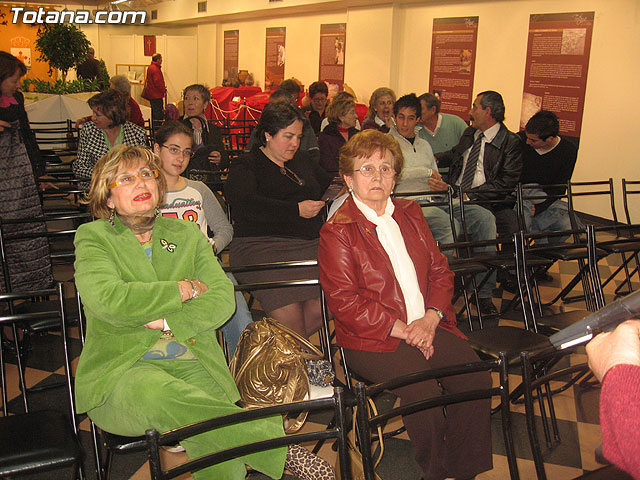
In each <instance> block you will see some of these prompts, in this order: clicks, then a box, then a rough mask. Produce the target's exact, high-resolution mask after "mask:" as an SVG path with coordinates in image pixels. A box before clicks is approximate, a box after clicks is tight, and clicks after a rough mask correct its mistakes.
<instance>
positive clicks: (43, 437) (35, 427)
mask: <svg viewBox="0 0 640 480" xmlns="http://www.w3.org/2000/svg"><path fill="white" fill-rule="evenodd" d="M34 296H45V297H52V298H53V297H55V299H56V303H55V308H54V309H52V310H51V311H46V312H38V313H22V314H20V313H15V311H14V308H13V305H14V303H16V302H19V301H22V300H28V299H30V298H31V297H34ZM63 298H64V293H63V289H62V284H61V283H58V284H57V285H56V287H55V288H51V289H45V290H33V291H26V292H21V293H4V294H0V303H2V304H3V305H4V308H3V309H2V311H3V312H4V313H3V314H2V315H0V328H4V327H5V326H11V327H12V328H13V333H14V343H15V344H16V348H17V340H16V337H15V335H16V333H17V330H16V328H15V325H16V323H18V322H19V323H20V324H28V323H29V322H31V321H35V320H38V319H40V318H56V319H57V321H58V325H59V328H60V332H61V334H60V335H59V336H52V338H54V339H59V340H56V343H57V342H58V341H59V342H60V349H61V351H62V358H63V364H64V365H63V367H64V368H63V369H64V375H65V382H64V385H65V387H66V404H65V405H64V407H63V410H62V411H58V410H41V411H32V410H31V409H30V407H29V403H30V401H29V398H28V393H29V391H28V389H27V388H26V384H25V381H24V376H23V375H22V373H21V368H20V365H18V367H19V368H18V372H19V375H18V377H19V382H20V390H21V393H22V403H23V406H24V413H22V414H16V415H11V416H9V413H8V403H7V401H8V395H7V374H6V363H5V353H4V352H3V347H2V343H0V364H1V365H0V369H1V370H2V376H1V381H2V385H1V386H2V401H3V415H4V416H3V417H1V418H0V476H1V477H3V478H5V477H7V476H11V477H13V476H16V475H20V474H31V473H33V474H35V473H39V474H41V472H50V471H52V470H56V469H59V468H63V467H73V477H72V478H78V476H79V477H80V478H82V477H83V472H82V465H81V462H82V449H81V447H80V444H79V442H78V437H77V434H78V430H77V425H76V416H75V408H74V400H73V390H72V386H71V364H70V361H69V347H68V343H67V326H66V318H65V311H64V303H63V302H62V299H63ZM18 363H20V357H19V356H18Z"/></svg>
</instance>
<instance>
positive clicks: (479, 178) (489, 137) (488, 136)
mask: <svg viewBox="0 0 640 480" xmlns="http://www.w3.org/2000/svg"><path fill="white" fill-rule="evenodd" d="M500 125H501V123H500V122H498V123H496V124H495V125H493V126H492V127H490V128H487V129H486V130H485V131H484V132H481V131H480V130H476V132H475V133H474V134H473V140H474V142H475V140H476V139H477V138H478V136H479V135H480V134H481V133H483V134H484V137H482V144H481V145H480V153H479V155H478V164H477V167H476V174H475V175H474V176H473V182H471V188H475V187H479V186H480V185H484V184H485V183H487V179H486V177H485V176H484V146H485V144H486V143H491V142H492V141H493V139H494V138H496V135H497V134H498V132H499V131H500ZM472 148H473V145H471V147H469V148H468V149H467V150H466V151H465V152H464V155H463V156H462V158H463V163H462V171H461V172H460V176H459V177H458V180H457V181H456V185H460V181H461V180H462V177H463V176H464V169H465V168H466V167H467V159H468V158H469V153H471V149H472Z"/></svg>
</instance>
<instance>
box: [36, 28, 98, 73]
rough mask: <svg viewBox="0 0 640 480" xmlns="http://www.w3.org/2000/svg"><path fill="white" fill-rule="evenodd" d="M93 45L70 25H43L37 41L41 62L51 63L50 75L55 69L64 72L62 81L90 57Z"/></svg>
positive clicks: (78, 30) (77, 29)
mask: <svg viewBox="0 0 640 480" xmlns="http://www.w3.org/2000/svg"><path fill="white" fill-rule="evenodd" d="M90 44H91V43H90V42H89V40H88V39H87V37H86V36H85V34H84V33H83V32H82V31H81V30H80V29H79V28H78V27H76V26H75V25H72V24H69V23H60V24H50V25H47V24H45V25H42V26H41V28H40V29H39V31H38V34H37V39H36V50H38V51H39V52H40V57H39V58H38V59H39V60H42V61H45V62H48V63H49V74H51V73H52V69H53V68H57V69H58V70H60V71H61V72H62V81H63V82H64V81H65V80H66V78H67V72H68V71H69V69H70V68H73V67H75V66H76V65H78V64H79V63H82V62H83V61H84V60H86V59H87V57H88V56H89V45H90Z"/></svg>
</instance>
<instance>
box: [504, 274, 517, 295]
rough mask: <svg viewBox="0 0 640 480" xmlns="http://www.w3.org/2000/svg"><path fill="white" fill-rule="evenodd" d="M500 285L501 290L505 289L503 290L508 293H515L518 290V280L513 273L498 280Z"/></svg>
mask: <svg viewBox="0 0 640 480" xmlns="http://www.w3.org/2000/svg"><path fill="white" fill-rule="evenodd" d="M500 286H501V287H502V289H503V290H505V291H507V292H509V293H513V294H516V293H518V291H519V289H518V280H517V279H516V277H515V276H513V275H508V276H506V277H504V278H503V279H502V280H501V281H500Z"/></svg>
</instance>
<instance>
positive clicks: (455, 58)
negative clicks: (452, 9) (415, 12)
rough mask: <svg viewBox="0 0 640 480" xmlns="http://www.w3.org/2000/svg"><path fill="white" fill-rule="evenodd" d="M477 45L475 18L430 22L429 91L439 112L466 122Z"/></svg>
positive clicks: (469, 106) (470, 98) (476, 18)
mask: <svg viewBox="0 0 640 480" xmlns="http://www.w3.org/2000/svg"><path fill="white" fill-rule="evenodd" d="M477 42H478V17H455V18H434V19H433V34H432V39H431V68H430V72H429V91H430V92H431V93H435V94H436V95H437V96H438V97H439V98H440V101H441V106H440V110H441V111H442V112H444V113H451V114H454V115H458V116H459V117H461V118H462V119H463V120H465V121H467V122H468V121H469V109H470V108H471V103H472V102H473V97H472V95H473V75H474V71H475V64H476V48H477V47H476V45H477Z"/></svg>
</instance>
